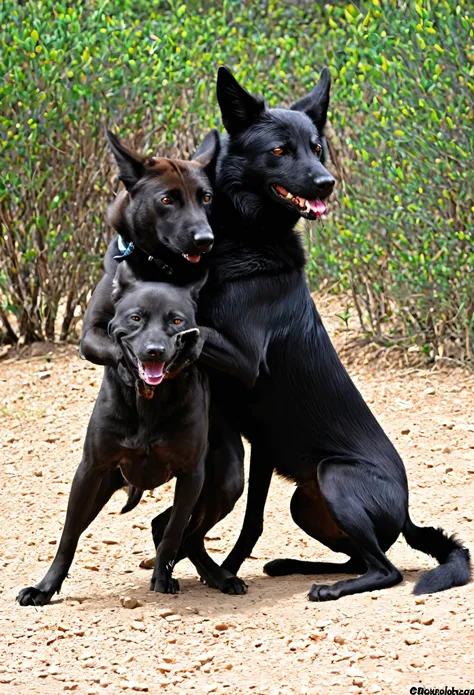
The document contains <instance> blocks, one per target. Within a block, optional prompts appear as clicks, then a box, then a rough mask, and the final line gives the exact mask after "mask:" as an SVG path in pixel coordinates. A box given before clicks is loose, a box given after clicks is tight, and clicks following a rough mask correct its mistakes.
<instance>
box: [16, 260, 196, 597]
mask: <svg viewBox="0 0 474 695" xmlns="http://www.w3.org/2000/svg"><path fill="white" fill-rule="evenodd" d="M204 281H205V278H204V279H203V280H200V281H196V282H194V283H191V284H189V285H187V286H184V287H176V286H173V285H170V284H167V283H154V282H141V281H139V280H137V278H136V276H135V275H134V273H133V271H132V270H131V268H130V267H129V266H128V264H127V263H126V262H122V263H121V264H120V266H119V267H118V270H117V273H116V276H115V279H114V286H113V291H112V302H113V304H114V317H113V319H112V320H111V322H110V326H109V332H110V335H111V337H112V339H113V341H114V343H115V344H116V345H117V347H118V349H120V351H121V354H122V359H121V361H120V364H119V366H118V367H111V366H109V367H106V368H105V372H104V378H103V381H102V386H101V389H100V392H99V395H98V398H97V401H96V404H95V407H94V410H93V412H92V416H91V419H90V422H89V426H88V429H87V434H86V439H85V443H84V452H83V458H82V461H81V463H80V465H79V467H78V469H77V471H76V474H75V476H74V480H73V483H72V488H71V494H70V497H69V504H68V509H67V515H66V522H65V525H64V529H63V532H62V536H61V541H60V543H59V547H58V551H57V553H56V557H55V558H54V561H53V563H52V565H51V567H50V568H49V570H48V571H47V573H46V575H45V576H44V578H43V579H42V580H41V581H40V582H39V583H38V584H37V585H36V586H31V587H27V588H26V589H23V590H22V591H20V593H19V595H18V598H17V600H18V602H19V603H20V604H21V605H24V606H26V605H35V606H38V605H44V604H46V603H48V602H49V601H50V600H51V597H52V596H53V594H55V593H56V592H59V591H60V589H61V585H62V583H63V581H64V579H65V577H66V576H67V573H68V571H69V567H70V565H71V563H72V560H73V557H74V553H75V551H76V547H77V544H78V541H79V537H80V535H81V534H82V533H83V532H84V531H85V529H86V528H87V527H88V526H89V524H90V523H91V522H92V521H93V519H94V518H95V517H96V516H97V514H98V513H99V512H100V510H101V509H102V508H103V506H104V505H105V504H106V502H107V501H108V500H109V499H110V497H111V495H112V494H113V493H114V492H115V490H116V489H118V487H121V486H122V485H123V484H124V483H125V481H128V483H129V484H130V485H133V486H134V487H135V488H137V489H139V490H147V489H153V488H155V487H158V486H159V485H162V484H163V483H165V482H167V481H168V480H170V479H171V478H172V477H176V488H175V496H174V504H173V512H172V514H171V516H170V519H169V522H168V525H167V527H166V530H165V532H164V535H163V538H162V540H161V543H160V545H159V547H158V549H157V557H156V562H155V569H154V572H153V577H152V580H151V589H152V590H154V591H158V592H161V593H176V591H178V590H179V585H178V582H177V580H175V579H173V577H172V571H173V565H174V560H175V556H176V553H177V551H178V548H179V546H180V544H181V541H182V537H183V533H184V530H185V529H186V526H187V524H188V522H189V519H190V517H191V515H192V513H193V510H194V506H195V504H196V501H197V499H198V497H199V494H200V492H201V488H202V484H203V481H204V462H205V457H206V453H207V448H208V408H209V388H208V381H207V377H206V376H205V375H204V374H203V373H202V371H200V370H199V369H198V368H197V367H196V366H195V365H190V366H188V367H187V368H186V369H183V370H181V371H180V372H179V373H178V374H177V375H175V376H173V378H166V376H167V372H168V375H169V374H170V371H171V372H172V367H171V370H169V369H168V370H167V367H170V366H171V365H173V363H174V362H175V360H176V358H177V357H178V355H179V353H180V352H181V350H183V349H185V347H186V346H187V345H188V344H189V343H196V342H197V339H198V334H199V330H198V329H197V327H196V321H195V310H196V304H195V302H196V299H197V296H198V293H199V290H200V289H201V286H202V284H203V282H204Z"/></svg>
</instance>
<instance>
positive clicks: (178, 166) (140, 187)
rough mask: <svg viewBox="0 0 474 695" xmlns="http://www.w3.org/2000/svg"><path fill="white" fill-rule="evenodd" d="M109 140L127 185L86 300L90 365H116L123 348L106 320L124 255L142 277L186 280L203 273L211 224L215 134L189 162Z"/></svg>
mask: <svg viewBox="0 0 474 695" xmlns="http://www.w3.org/2000/svg"><path fill="white" fill-rule="evenodd" d="M108 140H109V143H110V146H111V148H112V151H113V153H114V156H115V159H116V161H117V164H118V167H119V172H120V173H119V178H120V179H121V180H122V181H123V183H124V185H125V190H123V191H121V192H120V193H119V194H118V196H117V198H116V200H115V202H114V204H113V205H112V206H111V208H110V210H109V221H110V223H111V225H112V227H113V228H114V230H115V231H116V232H117V233H118V235H119V236H118V237H115V238H114V239H113V240H112V241H111V243H110V244H109V247H108V249H107V253H106V256H105V260H104V275H103V276H102V279H101V280H100V282H99V284H98V285H97V287H96V289H95V290H94V293H93V295H92V298H91V300H90V302H89V304H88V307H87V311H86V315H85V317H84V325H83V329H82V338H81V356H82V357H84V358H85V359H88V360H89V361H90V362H94V363H95V364H101V365H104V366H106V365H108V366H117V365H118V364H119V361H120V359H121V352H120V349H119V348H118V346H117V345H116V344H114V342H113V341H111V340H110V338H109V335H108V333H107V327H108V325H109V322H110V320H111V319H112V317H113V304H112V282H113V279H114V276H115V272H116V270H117V267H118V265H119V263H120V262H121V261H122V260H123V259H124V258H126V259H127V261H128V263H129V265H130V267H131V268H132V270H133V272H134V273H135V275H136V276H137V277H138V278H139V279H140V280H152V281H161V282H170V283H173V284H176V285H182V284H186V283H188V282H191V281H192V280H197V279H200V278H202V277H203V275H204V274H205V272H206V270H205V267H204V264H203V263H202V262H200V263H199V261H201V256H202V254H204V253H208V252H209V251H210V250H211V249H212V245H213V243H214V235H213V233H212V230H211V227H210V225H209V217H210V213H211V201H212V189H211V183H210V181H209V176H213V170H214V167H215V162H216V155H217V151H218V146H219V143H218V138H217V136H215V137H209V138H207V140H206V146H205V148H203V149H202V150H201V153H200V156H198V157H197V158H195V159H194V161H193V162H185V161H182V160H173V159H166V158H164V157H158V158H154V157H146V156H144V155H141V154H138V153H137V152H135V151H133V150H131V149H129V148H128V147H126V146H124V145H123V144H122V143H121V142H120V140H119V139H118V138H117V137H116V136H115V135H114V134H113V133H111V132H110V131H109V132H108Z"/></svg>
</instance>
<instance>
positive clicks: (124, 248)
mask: <svg viewBox="0 0 474 695" xmlns="http://www.w3.org/2000/svg"><path fill="white" fill-rule="evenodd" d="M118 248H119V251H120V254H119V255H117V256H114V258H116V259H117V260H120V259H121V258H126V257H127V256H130V254H131V253H133V250H134V248H135V244H134V243H133V241H131V242H130V243H128V244H126V243H125V241H124V240H123V239H122V237H121V236H120V235H119V237H118Z"/></svg>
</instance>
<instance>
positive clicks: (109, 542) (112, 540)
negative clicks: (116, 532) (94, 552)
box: [102, 538, 118, 545]
mask: <svg viewBox="0 0 474 695" xmlns="http://www.w3.org/2000/svg"><path fill="white" fill-rule="evenodd" d="M102 543H105V545H118V541H116V540H115V538H103V539H102Z"/></svg>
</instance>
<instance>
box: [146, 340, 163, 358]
mask: <svg viewBox="0 0 474 695" xmlns="http://www.w3.org/2000/svg"><path fill="white" fill-rule="evenodd" d="M165 352H166V346H165V345H163V343H153V345H147V347H146V354H147V355H148V357H155V358H158V359H160V358H162V357H163V355H164V354H165Z"/></svg>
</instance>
